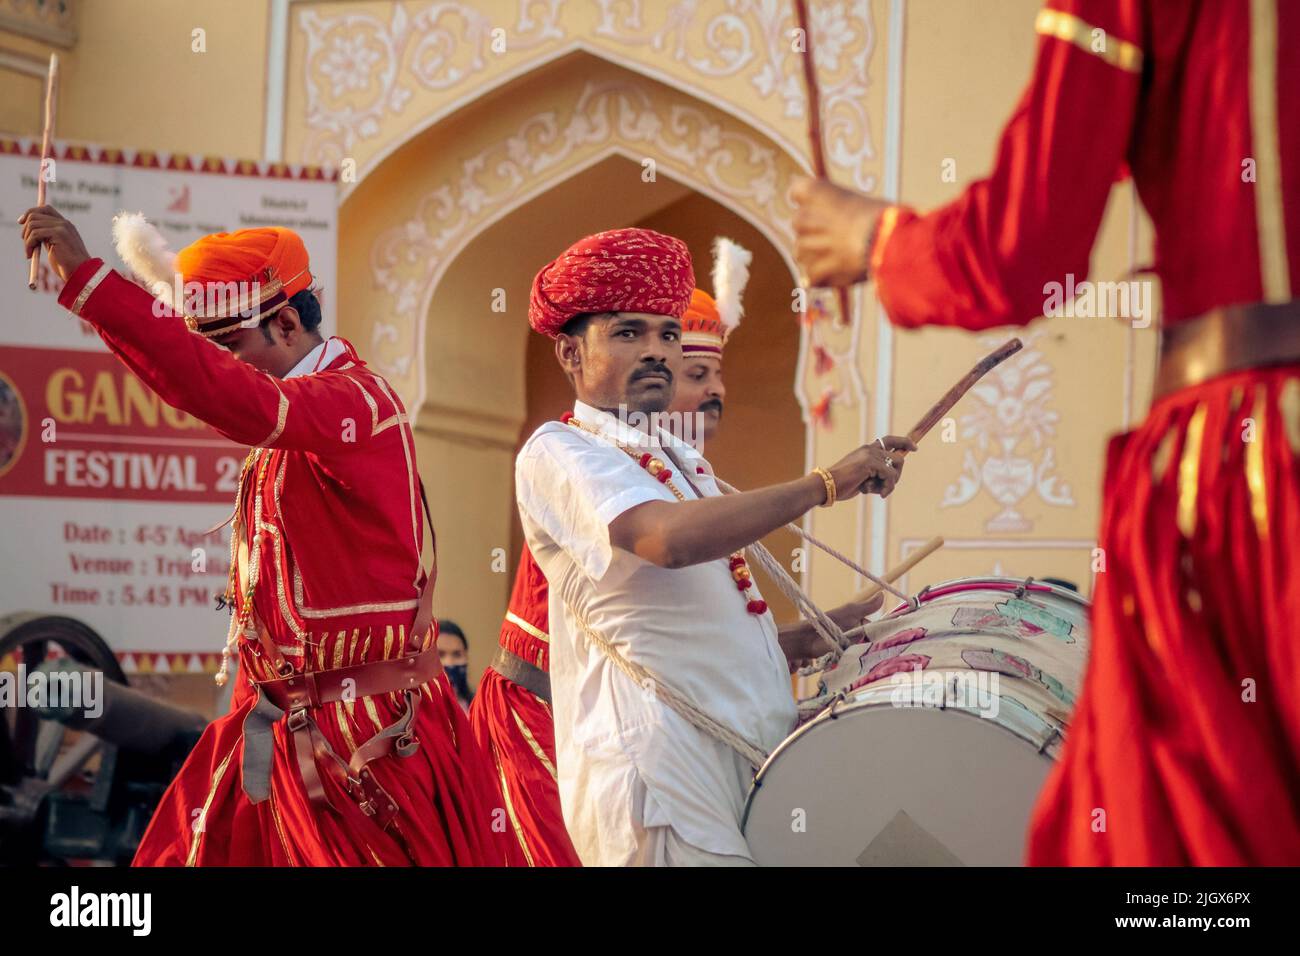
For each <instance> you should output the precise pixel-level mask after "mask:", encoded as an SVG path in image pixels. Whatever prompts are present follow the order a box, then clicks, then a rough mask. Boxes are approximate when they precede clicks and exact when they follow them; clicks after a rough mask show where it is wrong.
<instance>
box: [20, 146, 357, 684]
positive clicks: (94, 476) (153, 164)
mask: <svg viewBox="0 0 1300 956" xmlns="http://www.w3.org/2000/svg"><path fill="white" fill-rule="evenodd" d="M39 151H40V144H39V143H38V142H33V141H28V140H0V219H2V220H3V221H4V223H5V225H4V227H3V229H0V250H8V252H7V253H4V254H0V288H3V289H5V290H6V293H5V295H4V297H3V305H0V528H2V529H3V533H0V565H2V566H3V568H4V587H3V588H2V589H0V615H3V614H8V613H10V612H13V611H36V612H41V613H48V614H61V615H67V616H69V617H74V618H78V619H80V620H82V621H84V622H85V623H86V624H88V625H89V626H90V627H92V628H94V630H96V631H97V632H98V633H99V634H100V635H101V636H102V637H103V638H104V639H105V640H106V641H107V642H108V643H109V645H110V646H111V647H112V648H113V649H114V651H115V652H116V653H117V654H118V656H119V657H120V658H122V659H123V661H124V663H126V664H128V669H130V670H168V669H176V668H178V667H179V668H182V669H184V670H186V671H196V670H212V669H213V668H214V665H215V660H214V655H213V652H214V651H215V650H219V648H220V646H221V642H222V640H223V639H224V635H225V631H226V621H225V616H224V612H223V613H222V614H221V615H218V614H214V613H209V614H205V613H204V612H203V611H202V608H212V607H213V605H214V599H215V596H216V595H217V594H219V593H221V592H222V591H223V590H224V587H225V581H226V575H227V573H228V572H229V549H230V538H229V534H230V529H229V526H228V525H227V526H225V527H223V528H221V529H220V530H218V531H209V529H210V528H212V526H214V525H216V524H218V523H220V522H221V521H222V520H223V519H224V518H226V517H227V516H228V515H229V513H230V511H231V509H232V508H233V505H234V493H235V487H236V482H237V480H238V476H239V471H240V466H241V464H242V462H243V459H244V456H245V454H246V453H247V449H244V448H241V447H239V446H237V445H235V444H234V443H232V442H230V441H228V440H227V439H225V438H223V437H222V436H221V435H219V434H217V433H216V432H215V431H213V430H212V429H211V428H209V427H208V426H207V425H204V424H203V423H202V422H200V421H198V420H196V419H195V418H193V417H192V416H190V415H188V414H186V413H184V412H180V411H178V410H176V409H174V408H171V407H170V406H168V405H167V404H165V403H164V402H162V401H161V400H160V399H158V397H157V396H156V395H154V394H153V393H152V392H151V391H150V390H149V389H148V388H147V387H146V386H145V385H144V384H143V383H141V382H140V381H139V379H137V378H136V377H135V376H134V375H133V374H132V373H131V372H130V371H128V370H127V368H126V367H125V366H124V365H123V364H122V363H121V362H119V361H118V360H117V359H116V358H115V357H114V356H113V355H112V354H111V353H110V352H109V351H108V349H107V348H106V347H105V346H104V344H103V343H102V342H101V341H100V339H99V336H98V335H97V334H95V331H94V329H93V328H92V327H91V326H90V325H89V324H88V323H86V322H83V321H81V320H79V319H77V318H75V317H74V316H72V315H70V314H69V313H67V312H66V311H64V310H63V309H62V308H60V307H59V305H58V302H57V297H58V293H59V291H60V289H61V283H60V281H59V280H58V277H57V276H56V275H55V274H54V272H53V271H52V270H51V268H50V266H49V262H48V260H47V259H46V257H44V256H42V262H41V270H40V277H39V281H38V286H37V289H36V290H35V291H33V292H29V291H28V290H27V287H26V286H27V263H26V261H25V260H24V259H23V255H22V245H21V240H20V230H19V227H18V226H17V224H16V220H17V218H18V216H19V215H20V214H21V213H22V211H23V210H24V209H26V208H28V207H29V206H30V205H32V204H33V202H34V197H35V195H36V184H37V177H38V176H39V175H40V173H41V165H40V158H39ZM53 155H54V164H53V167H52V173H53V178H52V179H51V180H50V181H49V182H48V183H47V195H48V202H49V203H50V204H51V205H54V206H55V207H56V208H58V209H59V210H60V212H62V213H63V214H64V215H65V216H67V217H68V218H69V219H71V220H72V222H73V223H74V224H75V225H76V226H77V228H78V230H79V231H80V232H81V235H82V238H83V240H84V241H85V243H86V246H87V248H88V249H89V250H90V252H91V254H92V255H98V256H101V257H102V258H104V259H105V260H106V261H108V262H110V263H111V264H112V265H114V266H115V267H117V268H118V269H120V270H122V271H124V272H125V267H124V266H123V264H122V263H121V261H120V260H119V259H118V257H117V255H116V253H115V252H114V250H113V248H112V219H113V216H114V215H115V214H116V213H118V212H119V211H129V212H143V213H144V214H145V215H146V216H147V217H148V218H149V219H150V221H152V222H153V223H155V224H156V225H157V226H158V227H159V229H160V230H161V231H162V232H163V234H164V235H165V236H166V237H167V241H168V244H169V245H170V246H171V248H172V249H173V250H179V249H181V248H182V247H184V246H185V245H187V244H188V243H190V242H192V241H193V240H195V239H197V238H198V237H200V236H202V235H205V234H207V233H211V232H231V231H234V230H236V229H243V228H250V227H255V226H265V225H281V226H288V227H290V228H292V229H294V230H295V231H297V232H298V233H299V234H300V235H302V237H303V241H304V242H305V243H306V245H307V250H308V253H309V255H310V259H311V268H312V276H313V279H314V287H315V288H316V289H317V290H318V294H319V296H320V299H321V306H322V314H323V320H322V327H323V331H324V333H325V334H327V335H328V334H330V333H331V332H332V331H333V329H334V327H335V320H334V312H333V301H334V297H333V295H332V293H333V285H334V280H335V274H336V261H335V257H336V248H337V231H336V230H337V215H336V206H337V190H336V183H335V182H334V178H333V175H332V174H329V173H326V172H324V171H322V170H319V169H314V168H311V167H296V166H288V165H282V164H266V163H255V162H249V161H241V160H229V159H217V158H204V157H190V156H183V155H167V154H160V153H150V152H144V151H135V152H133V151H129V150H111V149H102V148H98V147H90V146H80V145H71V144H57V145H56V147H55V149H54V151H53ZM178 321H179V320H178Z"/></svg>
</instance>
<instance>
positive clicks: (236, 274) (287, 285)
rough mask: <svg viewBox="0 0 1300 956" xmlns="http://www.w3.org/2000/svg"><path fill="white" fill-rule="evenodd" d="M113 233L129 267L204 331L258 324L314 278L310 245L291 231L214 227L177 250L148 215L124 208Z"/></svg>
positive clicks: (217, 332) (213, 333)
mask: <svg viewBox="0 0 1300 956" xmlns="http://www.w3.org/2000/svg"><path fill="white" fill-rule="evenodd" d="M113 237H114V241H115V244H116V246H117V251H118V254H119V255H120V256H121V257H122V259H123V261H124V262H125V263H126V264H127V266H128V267H129V268H130V269H131V271H132V272H134V273H135V274H136V275H137V276H139V277H140V278H141V279H142V280H144V282H145V284H146V285H147V286H148V287H149V288H150V290H151V291H152V292H153V293H154V295H156V296H158V297H159V298H160V299H162V300H163V301H164V302H165V303H167V305H169V306H170V307H171V308H172V309H174V310H175V311H177V312H181V313H183V314H184V316H185V322H186V324H187V325H188V326H189V327H190V328H191V329H193V330H194V331H196V332H198V333H200V334H201V335H205V336H217V335H223V334H225V333H227V332H230V331H232V330H234V329H236V328H240V327H251V326H255V325H257V324H258V323H260V322H261V321H262V320H264V319H266V318H268V317H270V316H272V315H274V314H275V313H276V312H278V311H279V310H280V309H282V308H283V307H284V306H285V305H286V304H288V301H289V299H290V298H292V297H293V296H294V295H296V294H297V293H299V292H301V291H302V290H303V289H306V288H308V287H309V286H310V285H311V282H312V276H311V271H310V269H309V266H308V262H307V247H306V246H305V245H303V241H302V238H301V237H300V236H299V235H298V234H297V233H296V232H294V231H293V230H291V229H283V228H279V227H274V226H272V227H264V228H259V229H240V230H239V231H237V232H217V233H213V234H212V235H208V236H203V237H202V238H201V239H198V240H196V241H194V242H192V243H190V244H189V245H188V246H186V247H185V248H184V249H182V250H181V251H180V252H179V253H176V254H174V255H173V254H172V253H171V252H170V250H168V249H167V245H166V240H165V239H164V238H163V237H162V234H161V233H159V232H158V230H157V229H156V228H155V227H154V226H153V225H151V224H150V223H149V222H147V221H146V220H145V218H144V217H143V216H141V215H138V214H122V215H119V216H118V217H117V218H115V219H114V220H113Z"/></svg>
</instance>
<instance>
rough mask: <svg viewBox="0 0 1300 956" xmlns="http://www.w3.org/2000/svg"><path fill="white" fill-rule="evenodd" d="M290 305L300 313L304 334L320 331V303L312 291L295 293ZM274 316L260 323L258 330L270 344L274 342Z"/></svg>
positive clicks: (299, 319) (299, 318)
mask: <svg viewBox="0 0 1300 956" xmlns="http://www.w3.org/2000/svg"><path fill="white" fill-rule="evenodd" d="M288 305H289V306H290V307H291V308H292V309H293V310H294V311H295V312H297V313H298V321H299V322H301V323H302V330H303V331H304V332H316V333H317V334H318V335H319V334H320V333H319V332H318V329H320V303H319V302H318V301H316V293H314V292H312V291H311V289H303V290H302V291H301V292H295V293H294V294H293V295H292V296H290V298H289V302H288ZM274 318H275V316H274V315H269V316H267V317H266V318H265V319H263V320H262V321H261V323H259V325H258V328H259V329H261V330H262V334H263V335H264V336H266V340H267V341H268V342H271V341H274V340H273V339H272V338H271V328H270V326H271V320H272V319H274Z"/></svg>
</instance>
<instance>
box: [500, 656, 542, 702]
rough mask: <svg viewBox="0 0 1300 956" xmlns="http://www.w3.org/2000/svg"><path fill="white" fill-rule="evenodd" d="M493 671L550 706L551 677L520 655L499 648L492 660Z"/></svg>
mask: <svg viewBox="0 0 1300 956" xmlns="http://www.w3.org/2000/svg"><path fill="white" fill-rule="evenodd" d="M492 669H493V670H494V671H496V672H497V673H498V674H500V675H501V676H502V677H504V678H505V679H506V680H509V681H513V682H514V683H516V684H518V685H519V686H520V687H522V688H524V690H526V691H529V692H530V693H533V694H536V695H537V696H538V697H540V698H541V699H542V700H544V701H546V702H547V703H548V704H549V703H550V702H551V675H550V674H548V673H546V671H544V670H542V669H541V668H540V667H538V666H536V665H535V664H530V663H528V661H526V660H524V659H523V658H522V657H520V656H519V655H518V654H514V653H511V652H510V651H508V650H506V649H505V648H504V647H500V646H498V647H497V653H496V656H495V657H493V658H492Z"/></svg>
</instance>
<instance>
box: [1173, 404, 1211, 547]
mask: <svg viewBox="0 0 1300 956" xmlns="http://www.w3.org/2000/svg"><path fill="white" fill-rule="evenodd" d="M1205 414H1206V408H1205V405H1204V404H1200V405H1197V406H1196V411H1195V412H1193V413H1192V419H1191V421H1189V422H1188V423H1187V435H1186V437H1185V438H1184V439H1183V457H1182V458H1181V459H1180V460H1179V462H1178V530H1179V531H1181V532H1182V533H1183V537H1185V538H1190V537H1191V536H1192V535H1193V534H1194V533H1195V531H1196V490H1197V483H1198V481H1199V479H1200V469H1201V439H1202V438H1203V437H1204V435H1205Z"/></svg>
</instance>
